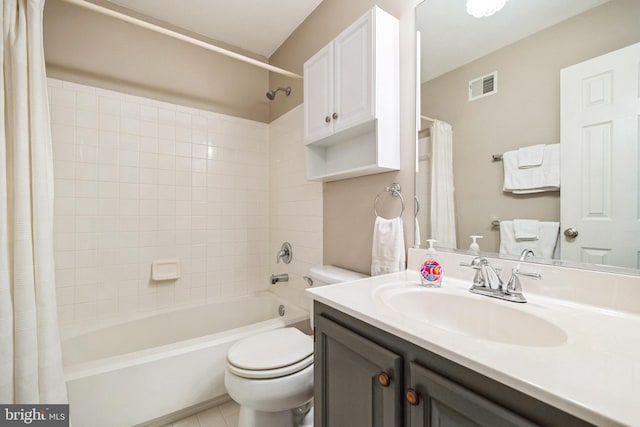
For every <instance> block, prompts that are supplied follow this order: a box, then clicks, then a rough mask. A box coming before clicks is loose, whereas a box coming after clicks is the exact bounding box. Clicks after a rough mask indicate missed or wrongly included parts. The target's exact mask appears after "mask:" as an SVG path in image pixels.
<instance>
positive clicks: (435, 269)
mask: <svg viewBox="0 0 640 427" xmlns="http://www.w3.org/2000/svg"><path fill="white" fill-rule="evenodd" d="M427 242H429V248H428V249H427V259H426V260H425V261H424V262H423V263H422V266H421V267H420V282H421V283H422V285H423V286H429V287H433V288H439V287H440V286H441V285H442V267H441V266H440V263H439V262H438V261H436V259H435V258H436V248H434V247H433V244H434V243H436V242H437V240H434V239H427Z"/></svg>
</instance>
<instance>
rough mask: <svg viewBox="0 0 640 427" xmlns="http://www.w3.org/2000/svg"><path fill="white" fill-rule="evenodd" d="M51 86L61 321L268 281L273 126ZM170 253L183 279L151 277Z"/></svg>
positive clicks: (237, 291)
mask: <svg viewBox="0 0 640 427" xmlns="http://www.w3.org/2000/svg"><path fill="white" fill-rule="evenodd" d="M49 90H50V104H51V121H52V136H53V155H54V162H55V163H54V175H55V191H56V193H55V196H56V197H55V256H56V279H57V286H58V306H59V316H60V322H61V323H69V322H72V321H74V320H76V321H82V320H87V319H94V318H102V317H111V316H115V315H120V314H128V313H134V312H140V311H146V310H153V309H157V308H162V307H168V306H173V305H178V304H185V303H189V302H193V301H201V300H204V299H209V298H217V297H226V296H235V295H243V294H246V293H249V292H252V291H255V290H259V289H266V288H268V286H269V285H268V281H267V280H266V278H267V277H268V275H269V273H270V271H269V270H270V266H271V265H272V264H275V252H274V250H273V248H271V247H270V243H269V136H268V130H269V125H266V124H263V123H258V122H253V121H249V120H244V119H238V118H234V117H229V116H223V115H220V114H214V113H210V112H206V111H202V110H196V109H191V108H185V107H181V106H177V105H173V104H167V103H163V102H159V101H154V100H150V99H146V98H140V97H135V96H129V95H126V94H123V93H117V92H111V91H105V90H101V89H98V88H93V87H89V86H82V85H77V84H74V83H69V82H64V81H60V80H53V79H50V80H49ZM301 125H302V122H299V123H297V126H298V127H301ZM299 143H300V145H301V142H299ZM298 160H299V162H304V160H303V159H298ZM285 191H287V190H285ZM320 197H321V196H320ZM314 238H315V237H314ZM319 240H321V239H319ZM172 258H175V259H178V260H179V261H180V264H181V267H182V276H181V278H180V279H178V280H176V281H165V282H152V281H151V280H150V269H151V262H152V261H153V260H163V259H172Z"/></svg>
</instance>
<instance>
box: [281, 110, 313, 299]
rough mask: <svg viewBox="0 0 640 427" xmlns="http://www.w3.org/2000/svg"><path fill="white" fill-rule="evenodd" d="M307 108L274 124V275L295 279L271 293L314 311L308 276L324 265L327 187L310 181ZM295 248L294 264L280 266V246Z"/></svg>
mask: <svg viewBox="0 0 640 427" xmlns="http://www.w3.org/2000/svg"><path fill="white" fill-rule="evenodd" d="M303 113H304V109H303V106H302V105H299V106H297V107H296V108H294V109H292V110H291V111H289V112H288V113H286V114H284V115H283V116H281V117H280V118H278V119H276V120H274V121H273V122H271V123H270V124H269V147H270V149H269V165H270V169H269V176H270V191H269V195H270V201H271V203H270V207H271V208H270V216H269V224H270V228H269V230H270V233H269V235H270V239H269V241H270V244H269V256H270V257H272V260H270V262H271V263H273V264H272V269H271V271H272V273H276V274H280V273H287V274H289V281H288V282H284V283H277V284H276V285H274V286H272V287H271V289H272V290H273V291H274V292H276V293H277V294H279V295H281V296H283V297H285V298H287V299H288V300H289V301H291V302H293V303H294V304H297V305H300V306H302V307H309V305H310V300H309V299H308V298H307V297H306V296H305V295H304V290H305V289H306V288H307V287H308V285H307V283H306V282H305V281H304V280H303V276H305V275H307V274H309V268H310V267H312V266H314V265H317V264H321V263H322V183H319V182H312V181H307V179H306V171H305V151H304V150H305V148H304V144H303V142H302V141H303V123H304V116H303ZM285 241H288V242H289V243H291V245H292V247H293V260H292V261H291V264H283V263H280V264H276V263H275V256H276V254H277V252H278V251H279V250H280V245H281V244H282V243H283V242H285Z"/></svg>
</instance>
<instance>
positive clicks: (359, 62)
mask: <svg viewBox="0 0 640 427" xmlns="http://www.w3.org/2000/svg"><path fill="white" fill-rule="evenodd" d="M373 16H374V15H373V12H370V13H368V14H366V15H364V16H363V17H362V18H360V19H359V20H358V21H356V22H355V23H354V24H353V25H351V26H350V27H349V28H348V29H347V30H346V31H345V32H343V33H342V34H340V35H339V36H338V37H337V38H336V39H335V40H334V49H335V62H336V63H335V70H336V71H335V76H336V77H335V85H336V87H335V107H334V109H335V111H334V113H335V114H336V116H335V122H334V125H333V126H334V129H335V131H336V132H338V131H341V130H344V129H348V128H351V127H353V126H356V125H358V124H360V123H363V122H366V121H369V120H372V119H373V118H374V111H373V92H374V88H373V77H374V76H373V19H374V18H373Z"/></svg>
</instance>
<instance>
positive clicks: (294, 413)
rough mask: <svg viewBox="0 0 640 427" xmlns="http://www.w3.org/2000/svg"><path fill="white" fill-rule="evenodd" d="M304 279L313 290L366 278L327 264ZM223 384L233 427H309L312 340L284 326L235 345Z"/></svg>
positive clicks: (311, 416)
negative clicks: (232, 408)
mask: <svg viewBox="0 0 640 427" xmlns="http://www.w3.org/2000/svg"><path fill="white" fill-rule="evenodd" d="M309 276H310V277H311V279H312V280H313V286H314V287H315V286H322V285H327V284H334V283H340V282H347V281H351V280H357V279H362V278H364V277H367V276H365V275H363V274H360V273H356V272H353V271H349V270H345V269H342V268H339V267H335V266H332V265H323V266H317V267H312V268H311V269H309ZM224 384H225V387H226V388H227V393H229V396H231V398H232V399H233V400H235V401H236V402H237V403H238V404H239V405H240V416H239V419H238V427H313V407H312V398H313V337H311V336H309V335H305V334H304V333H303V332H301V331H300V330H299V329H296V328H292V327H287V328H281V329H275V330H272V331H267V332H262V333H259V334H256V335H253V336H250V337H248V338H245V339H243V340H239V341H238V342H236V343H235V344H234V345H233V346H232V347H231V348H230V349H229V351H228V353H227V369H226V371H225V375H224Z"/></svg>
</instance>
